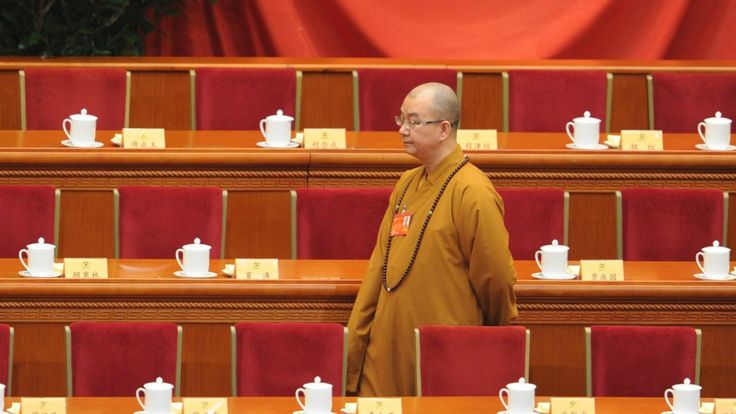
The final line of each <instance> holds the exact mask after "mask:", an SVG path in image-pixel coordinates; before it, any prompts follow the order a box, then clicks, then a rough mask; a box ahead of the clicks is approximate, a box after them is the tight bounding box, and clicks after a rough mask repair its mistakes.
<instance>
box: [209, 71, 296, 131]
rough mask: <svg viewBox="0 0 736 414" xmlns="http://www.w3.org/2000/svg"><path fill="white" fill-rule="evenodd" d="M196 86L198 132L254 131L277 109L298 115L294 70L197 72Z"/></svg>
mask: <svg viewBox="0 0 736 414" xmlns="http://www.w3.org/2000/svg"><path fill="white" fill-rule="evenodd" d="M195 85H196V87H195V112H196V119H197V125H196V126H197V129H202V130H208V129H210V130H212V129H247V130H253V129H255V130H257V129H258V123H259V122H260V120H261V119H263V118H265V117H267V116H268V115H274V114H276V111H277V110H278V109H282V110H283V111H284V114H285V115H289V116H293V117H296V116H297V115H298V114H296V96H297V92H296V73H295V72H294V70H293V69H278V68H272V69H240V68H239V69H215V68H204V69H197V71H196V74H195ZM293 128H295V125H292V129H293Z"/></svg>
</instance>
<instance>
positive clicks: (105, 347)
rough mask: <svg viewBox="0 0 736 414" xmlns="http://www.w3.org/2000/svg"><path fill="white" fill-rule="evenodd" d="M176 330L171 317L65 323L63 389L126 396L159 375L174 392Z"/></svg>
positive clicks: (178, 358) (178, 349) (81, 394)
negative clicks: (164, 319) (152, 320)
mask: <svg viewBox="0 0 736 414" xmlns="http://www.w3.org/2000/svg"><path fill="white" fill-rule="evenodd" d="M180 355H181V331H180V328H179V326H177V325H176V324H174V323H164V322H160V323H147V322H145V323H143V322H133V323H105V322H76V323H73V324H71V325H70V326H69V327H67V363H68V364H69V363H70V364H71V365H68V366H67V377H68V384H67V387H68V393H69V395H70V396H74V397H117V396H125V397H129V396H132V395H135V390H136V389H137V388H138V387H142V386H143V384H145V383H147V382H152V381H155V380H156V377H161V378H162V379H163V380H164V382H167V383H169V384H173V385H174V386H175V390H174V391H175V392H176V395H178V394H179V384H178V382H179V376H180V363H181V356H180Z"/></svg>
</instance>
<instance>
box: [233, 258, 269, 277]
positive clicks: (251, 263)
mask: <svg viewBox="0 0 736 414" xmlns="http://www.w3.org/2000/svg"><path fill="white" fill-rule="evenodd" d="M235 278H236V279H249V280H275V279H278V278H279V259H235Z"/></svg>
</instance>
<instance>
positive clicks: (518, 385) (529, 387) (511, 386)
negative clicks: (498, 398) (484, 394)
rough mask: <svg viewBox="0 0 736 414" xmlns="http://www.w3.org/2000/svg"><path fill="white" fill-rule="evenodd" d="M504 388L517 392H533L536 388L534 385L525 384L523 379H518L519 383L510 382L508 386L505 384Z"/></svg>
mask: <svg viewBox="0 0 736 414" xmlns="http://www.w3.org/2000/svg"><path fill="white" fill-rule="evenodd" d="M506 388H508V389H510V390H519V391H525V390H533V389H535V388H537V386H536V385H534V384H531V383H528V382H526V380H525V379H524V377H521V378H519V382H512V383H510V384H506Z"/></svg>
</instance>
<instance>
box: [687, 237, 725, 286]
mask: <svg viewBox="0 0 736 414" xmlns="http://www.w3.org/2000/svg"><path fill="white" fill-rule="evenodd" d="M730 257H731V249H729V248H728V247H724V246H721V245H720V243H718V240H715V241H714V242H713V245H712V246H706V247H703V249H702V250H701V251H699V252H698V253H696V254H695V263H697V265H698V267H699V268H700V270H701V271H702V272H703V276H705V277H707V278H709V279H726V278H728V271H729V267H730V266H729V264H730V262H729V259H730ZM701 262H702V264H701Z"/></svg>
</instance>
